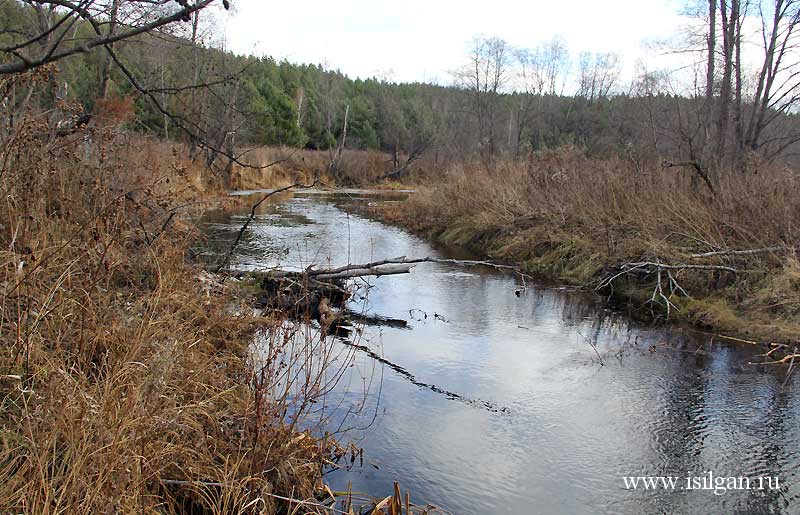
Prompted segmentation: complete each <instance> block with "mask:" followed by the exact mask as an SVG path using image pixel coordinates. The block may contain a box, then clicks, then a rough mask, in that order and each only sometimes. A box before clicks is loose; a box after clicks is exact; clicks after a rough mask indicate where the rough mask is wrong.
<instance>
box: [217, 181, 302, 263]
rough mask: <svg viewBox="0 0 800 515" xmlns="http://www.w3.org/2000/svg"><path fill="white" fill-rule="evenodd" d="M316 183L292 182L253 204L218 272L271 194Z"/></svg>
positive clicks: (227, 260)
mask: <svg viewBox="0 0 800 515" xmlns="http://www.w3.org/2000/svg"><path fill="white" fill-rule="evenodd" d="M316 184H317V181H316V180H315V181H314V182H312V183H311V184H308V185H305V184H301V183H294V184H290V185H289V186H284V187H283V188H278V189H277V190H273V191H270V192H269V193H267V194H266V195H264V196H263V197H262V198H261V200H259V201H258V202H256V203H255V204H253V207H252V208H250V216H248V217H247V220H246V221H245V222H244V225H242V227H241V229H239V233H238V234H237V235H236V240H235V241H234V242H233V245H231V248H230V249H228V253H227V254H226V255H225V258H224V259H223V260H222V263H220V264H219V266H218V267H217V269H216V272H217V273H219V271H220V270H222V269H223V268H225V267H226V266H227V265H228V262H229V261H230V259H231V256H232V255H233V251H234V250H236V246H237V245H239V241H240V240H241V239H242V235H243V234H244V231H246V230H247V226H249V225H250V222H252V221H253V219H254V218H255V217H256V209H258V206H260V205H261V204H263V203H264V202H265V201H266V200H267V199H268V198H270V197H271V196H273V195H275V194H277V193H282V192H284V191H288V190H290V189H292V188H303V189H307V188H313V187H314V186H316Z"/></svg>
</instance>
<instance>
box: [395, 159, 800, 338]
mask: <svg viewBox="0 0 800 515" xmlns="http://www.w3.org/2000/svg"><path fill="white" fill-rule="evenodd" d="M798 186H800V177H798V175H797V173H796V172H795V171H793V170H789V169H785V168H781V167H777V166H761V168H760V169H755V170H750V171H748V172H746V173H745V172H731V173H729V174H724V175H723V177H722V179H721V180H720V181H719V184H717V185H716V194H713V195H712V194H711V193H710V192H709V191H708V190H707V189H706V188H705V186H704V185H703V184H702V182H699V181H698V180H697V179H696V177H694V176H693V173H692V171H691V170H684V169H680V168H661V166H660V165H657V164H650V165H646V164H642V163H634V162H632V161H630V160H623V159H606V160H595V159H587V158H586V157H585V156H584V155H583V154H582V153H581V152H580V151H579V150H577V149H575V148H565V149H560V150H554V151H546V152H540V153H534V154H533V155H531V156H530V158H529V159H527V160H525V161H518V162H501V163H498V164H496V165H495V166H493V167H490V168H489V167H486V166H483V165H480V164H472V165H469V164H466V165H461V166H454V167H452V168H450V169H449V170H447V171H446V173H444V174H442V178H441V180H440V181H438V182H436V183H435V184H433V185H431V186H430V187H429V188H426V189H423V190H422V191H420V192H419V193H418V194H416V195H414V196H413V197H412V198H411V199H410V200H409V202H407V203H405V204H404V205H402V206H396V207H394V208H393V209H394V210H393V212H389V213H386V216H387V217H388V218H389V219H390V220H395V221H399V222H401V223H404V224H407V225H409V226H411V227H412V228H414V229H416V230H418V231H420V232H426V233H429V234H431V235H433V236H434V237H436V238H438V239H441V240H444V241H445V242H449V243H459V244H464V245H468V246H472V247H475V248H477V249H478V250H482V251H484V252H485V253H487V254H489V255H491V256H494V257H496V258H499V259H507V260H513V261H517V262H522V263H524V264H525V265H526V266H527V268H528V269H530V270H533V271H537V272H541V273H543V274H545V275H548V276H553V277H557V278H560V279H562V280H567V281H569V282H572V283H578V284H585V285H592V286H596V285H597V284H598V283H599V282H600V281H601V280H602V279H603V278H605V277H608V276H609V274H612V273H614V272H617V271H619V267H620V265H622V264H625V263H635V262H643V261H648V262H658V263H664V264H701V265H712V266H727V267H732V268H735V269H737V270H738V271H739V273H737V274H731V273H729V272H720V271H713V270H689V269H684V270H679V271H675V272H672V275H673V279H674V280H675V282H676V283H677V284H678V285H680V286H681V287H682V288H684V290H686V293H688V295H689V296H688V297H687V296H686V295H684V293H683V292H680V291H679V290H676V291H674V292H672V291H667V294H666V295H665V296H666V297H667V298H669V300H670V303H671V305H670V315H671V316H672V317H673V318H674V317H675V316H678V317H679V318H680V317H683V318H686V319H689V320H692V321H694V322H697V323H702V324H705V325H708V326H711V327H715V328H717V329H721V330H726V331H731V332H735V333H740V334H749V335H752V336H756V337H764V338H778V339H781V340H796V339H797V338H798V336H800V319H798V314H799V313H800V290H799V289H798V287H797V284H798V283H797V274H798V268H797V266H798V265H797V259H796V257H795V251H796V250H797V244H798V241H800V197H798V196H797V194H796V192H797V191H798ZM768 247H778V248H779V249H777V250H774V251H765V252H760V253H757V254H752V255H730V254H729V255H724V254H723V255H714V256H708V257H705V258H698V257H693V255H694V254H700V253H707V252H724V251H728V250H746V249H763V248H768ZM656 280H657V277H656V274H655V272H654V269H653V267H650V268H648V269H646V270H643V271H641V272H638V273H626V274H623V275H621V276H620V277H619V278H618V279H616V280H615V281H614V282H613V284H612V288H611V290H613V291H609V289H608V288H607V289H605V290H604V293H606V294H609V293H611V294H614V295H616V296H617V297H623V298H626V299H629V300H630V299H634V300H637V301H638V305H639V306H642V307H645V308H646V311H648V312H650V314H651V315H652V316H656V317H664V316H666V314H667V312H666V311H667V310H666V307H667V304H666V302H665V301H664V299H662V298H661V297H660V296H656V298H655V299H654V298H653V297H654V295H653V294H654V288H655V284H656ZM662 280H663V287H664V289H667V287H668V284H667V283H668V279H667V276H666V274H664V276H663V277H662Z"/></svg>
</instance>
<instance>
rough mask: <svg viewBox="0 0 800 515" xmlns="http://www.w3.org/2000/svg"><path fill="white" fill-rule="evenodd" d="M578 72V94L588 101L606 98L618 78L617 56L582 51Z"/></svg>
mask: <svg viewBox="0 0 800 515" xmlns="http://www.w3.org/2000/svg"><path fill="white" fill-rule="evenodd" d="M578 73H579V75H578V96H581V97H583V98H585V99H587V100H589V101H590V102H592V101H594V100H598V99H602V98H608V96H609V95H610V94H611V92H612V90H613V88H614V86H615V85H616V83H617V80H618V79H619V74H620V63H619V56H618V55H617V54H614V53H594V54H592V53H590V52H583V53H581V56H580V64H579V72H578Z"/></svg>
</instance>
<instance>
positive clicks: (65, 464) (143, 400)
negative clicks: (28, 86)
mask: <svg viewBox="0 0 800 515" xmlns="http://www.w3.org/2000/svg"><path fill="white" fill-rule="evenodd" d="M64 116H67V115H66V114H65V115H64ZM51 118H52V116H48V115H47V114H43V115H41V114H29V115H28V116H26V117H25V119H24V121H22V122H20V121H18V123H17V125H16V126H15V127H14V130H13V131H12V132H9V133H4V134H3V139H2V141H0V192H1V193H2V195H0V198H2V200H0V301H1V304H0V405H1V406H2V409H0V512H3V513H6V512H8V513H28V514H37V515H38V514H48V513H53V514H55V513H70V514H73V513H75V514H80V513H86V514H90V513H91V514H96V513H159V514H163V513H186V512H191V513H274V512H276V511H280V510H282V509H285V508H286V506H287V503H286V501H283V500H280V499H279V498H278V497H276V496H283V497H291V498H295V499H308V498H312V497H313V495H314V494H315V493H316V489H317V488H318V487H319V480H320V468H321V465H322V463H324V460H326V459H328V458H329V457H330V455H331V451H332V449H333V447H332V445H333V444H332V443H329V442H324V441H318V440H316V439H314V438H310V437H308V435H307V434H306V433H303V432H301V431H300V428H301V426H300V422H299V415H298V414H299V413H301V412H302V411H303V409H305V406H306V405H307V403H308V402H309V400H310V399H312V398H313V396H314V395H316V394H319V393H320V389H319V388H316V389H314V386H315V384H316V383H315V382H314V380H313V377H314V376H313V375H311V373H310V372H309V371H308V368H309V367H308V364H307V363H302V362H301V363H299V365H298V363H297V362H296V361H294V362H293V366H294V367H295V368H298V367H299V368H302V369H303V371H302V373H305V374H306V375H305V376H303V377H305V378H306V381H307V382H306V383H304V386H305V387H306V389H301V390H299V391H298V389H297V388H288V387H287V388H286V389H285V390H276V385H278V384H280V385H282V387H283V386H285V385H287V384H290V385H291V382H292V381H291V380H287V378H286V376H285V375H281V373H279V371H280V370H285V369H284V368H281V362H280V361H276V362H275V363H272V364H270V365H269V366H261V367H260V368H254V365H253V362H252V360H251V359H250V358H249V352H248V346H249V345H250V344H251V342H252V338H253V333H254V330H255V329H256V327H257V326H263V325H265V324H266V325H270V322H269V321H266V322H265V321H264V320H263V319H262V320H258V321H257V320H256V319H253V318H249V317H247V316H239V317H233V316H231V315H230V311H229V304H230V302H231V297H230V296H229V295H227V294H226V296H215V295H218V294H215V293H214V291H213V290H212V289H208V288H205V289H204V287H203V283H201V282H199V280H198V273H199V269H198V268H197V267H195V266H192V265H191V264H189V263H188V262H187V260H186V248H187V245H188V243H189V242H190V241H191V240H192V239H193V238H196V237H197V235H196V234H195V233H194V231H193V229H192V226H191V225H190V224H188V223H186V222H185V221H181V220H180V217H181V214H182V213H183V212H184V211H183V209H185V207H186V205H187V204H188V205H194V204H196V203H197V199H198V198H200V197H202V195H203V193H204V192H205V191H210V190H211V188H212V187H213V186H212V185H211V184H212V183H211V181H208V180H207V179H206V178H205V177H203V174H202V172H200V171H198V170H195V169H193V168H192V167H191V164H190V162H188V161H186V160H185V159H183V158H180V157H178V154H177V152H175V151H174V148H175V147H174V146H173V145H170V144H166V143H156V142H153V141H148V140H143V139H140V138H132V137H130V136H126V135H124V134H118V133H115V132H106V131H100V130H86V129H82V130H80V131H75V132H73V133H70V134H67V135H65V136H62V137H58V136H54V135H53V131H52V130H51V129H50V125H49V124H50V123H51V122H49V121H48V120H49V119H51ZM179 206H183V207H182V208H181V209H179ZM231 288H232V287H231V286H225V289H226V290H225V291H229V292H230V291H232V290H231ZM271 324H272V327H273V328H274V327H278V326H277V324H278V322H277V321H276V322H272V323H271ZM268 334H273V335H274V338H273V340H274V346H273V344H270V348H275V349H281V347H280V345H285V343H284V342H285V341H286V339H285V338H284V336H283V334H282V333H281V332H280V331H277V330H273V331H272V332H270V333H268ZM271 341H272V340H271ZM276 352H277V351H276ZM304 367H305V368H304ZM290 368H291V367H290ZM297 374H298V376H299V375H300V374H301V372H297ZM309 376H310V377H311V378H312V380H311V381H310V383H309V382H308V377H309ZM309 384H310V385H311V387H310V388H309V387H308V385H309ZM289 506H290V508H291V507H292V506H294V507H296V506H297V505H296V504H290V505H289ZM305 509H306V508H304V510H305Z"/></svg>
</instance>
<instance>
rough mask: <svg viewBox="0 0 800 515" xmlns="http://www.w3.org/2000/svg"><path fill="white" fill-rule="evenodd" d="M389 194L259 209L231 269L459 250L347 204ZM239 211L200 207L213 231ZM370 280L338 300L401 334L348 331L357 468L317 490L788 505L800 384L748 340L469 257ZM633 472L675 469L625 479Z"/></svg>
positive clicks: (464, 501) (695, 510)
mask: <svg viewBox="0 0 800 515" xmlns="http://www.w3.org/2000/svg"><path fill="white" fill-rule="evenodd" d="M400 200H401V199H398V198H394V197H392V196H387V195H380V194H371V193H367V192H362V191H358V190H353V191H349V192H344V193H338V194H324V193H321V192H309V193H298V194H295V195H293V196H290V197H285V198H282V199H281V200H279V201H275V202H272V203H271V204H265V205H264V206H263V209H261V210H260V211H259V215H258V216H257V218H256V219H255V221H254V222H253V223H252V224H251V225H250V227H249V229H248V233H247V235H246V238H245V239H244V241H243V244H242V245H240V246H239V247H238V249H237V253H236V254H235V255H234V256H233V260H232V265H233V266H234V267H236V268H244V269H247V268H253V267H269V266H276V265H280V266H284V267H290V268H305V267H306V266H308V265H310V264H312V263H315V264H318V265H327V264H329V263H330V264H333V265H341V264H345V263H365V262H369V261H373V260H376V259H382V258H388V257H396V256H408V257H424V256H438V257H462V255H460V253H459V252H458V251H457V250H455V251H454V250H453V249H441V248H437V247H435V246H433V245H431V244H430V243H428V242H426V241H424V240H422V239H420V238H418V237H416V236H414V235H412V234H409V233H408V232H405V231H403V230H401V229H398V228H395V227H390V226H387V225H385V224H382V223H380V222H378V221H375V220H373V219H370V218H369V217H368V216H365V215H364V214H361V213H362V212H363V207H364V206H366V205H368V204H369V203H374V202H389V201H391V202H396V201H400ZM247 211H249V210H242V212H241V213H235V214H233V215H222V214H213V213H212V214H211V215H210V216H209V217H208V218H207V230H208V232H209V234H211V235H212V242H213V241H222V242H225V241H230V239H231V238H232V235H235V233H236V231H237V230H238V229H239V227H240V226H241V224H242V223H243V222H244V220H245V218H246V212H247ZM369 283H370V287H369V289H368V292H367V293H366V295H365V297H366V298H365V299H361V298H360V296H359V298H355V299H353V300H352V301H351V303H350V304H351V306H350V307H351V309H353V310H355V311H360V312H365V313H368V314H374V315H380V316H383V317H390V318H393V319H402V320H405V321H407V322H408V324H409V328H400V327H391V326H365V327H364V328H363V332H362V333H361V334H360V335H359V337H358V340H359V341H358V345H360V346H361V349H360V350H357V352H356V353H355V363H354V366H353V367H352V371H351V372H349V375H348V377H347V378H345V380H342V381H341V383H340V385H338V386H337V387H336V390H335V391H334V392H333V393H332V395H333V396H334V397H336V396H337V395H338V399H339V402H338V403H332V405H335V406H336V408H334V409H336V410H339V411H341V416H342V417H343V416H344V413H347V416H348V419H349V420H348V423H349V426H356V429H352V430H350V431H348V432H347V433H346V439H347V440H348V441H353V442H355V443H356V444H357V445H358V446H360V447H362V448H363V449H364V462H363V465H361V464H360V460H356V463H355V465H354V466H353V467H352V468H350V469H349V470H348V469H343V470H336V471H334V472H331V473H329V474H327V476H326V481H327V482H328V483H329V484H330V485H331V487H332V488H333V489H334V490H337V489H338V490H342V489H346V488H347V487H348V484H352V489H353V490H354V491H360V492H366V493H369V494H371V495H374V496H384V495H387V494H389V493H391V490H392V483H393V481H395V480H396V481H398V482H399V483H400V485H401V487H402V488H403V490H404V491H405V490H408V491H410V492H411V495H412V499H413V500H414V501H416V502H418V503H419V502H422V503H424V502H429V503H432V504H435V505H437V506H441V507H443V508H445V509H447V510H449V511H450V512H452V513H454V514H487V513H492V514H505V513H508V514H527V513H542V514H551V513H552V514H561V513H563V514H637V515H638V514H662V513H663V514H679V513H680V514H703V515H707V514H717V513H719V514H723V513H725V514H762V513H763V514H767V513H769V514H797V513H800V481H799V480H798V477H797V470H798V468H800V395H798V394H799V393H800V381H798V380H797V375H796V374H795V375H794V376H790V377H789V379H788V380H786V369H785V368H768V367H764V366H754V365H750V364H749V362H751V361H754V360H758V359H761V358H758V357H757V356H755V354H756V351H754V350H753V349H750V348H747V347H746V346H742V345H740V344H738V345H737V344H730V343H726V342H724V341H722V340H720V339H719V338H717V339H716V340H714V339H712V338H711V337H710V336H708V335H703V334H699V333H696V332H692V331H688V330H685V329H680V328H673V329H669V328H663V327H662V328H656V329H653V328H649V327H647V326H644V325H640V324H636V323H634V322H632V321H630V320H628V319H626V318H625V317H624V316H621V315H619V314H616V313H614V312H611V311H609V310H607V309H604V308H603V307H602V305H599V304H598V302H597V300H596V299H594V298H593V297H592V296H590V295H587V294H585V293H582V292H579V291H573V290H571V289H568V288H561V287H557V286H543V285H537V284H531V283H528V284H522V283H521V282H520V280H519V279H517V278H515V277H514V276H512V275H509V274H503V273H499V272H498V271H496V270H494V269H491V268H486V267H480V268H475V267H463V266H457V265H447V264H436V263H425V264H420V265H417V266H416V267H414V269H413V270H412V273H410V274H407V275H397V276H387V277H381V278H377V279H371V280H370V281H369ZM362 290H366V289H362ZM376 358H380V359H376ZM354 384H356V385H358V384H363V385H366V386H365V387H364V391H365V392H366V393H365V395H363V396H361V400H360V401H359V400H358V399H357V398H358V397H359V395H357V394H354V393H353V391H354V390H358V388H357V387H354ZM359 402H360V403H361V405H360V406H359V407H358V408H357V409H353V406H355V405H356V404H357V403H359ZM340 418H341V417H339V418H337V416H336V415H334V417H333V420H336V421H337V423H338V422H340V421H341V420H340ZM359 426H360V427H361V429H359V428H358V427H359ZM709 474H711V477H709ZM639 476H642V477H644V476H664V477H675V478H677V480H676V483H675V486H674V488H673V487H671V486H666V485H665V484H659V485H658V486H657V487H656V488H655V489H645V487H644V484H643V483H642V484H639V485H638V488H632V487H631V486H630V484H629V485H626V483H625V479H624V478H626V477H633V478H635V477H639ZM729 477H736V478H740V477H747V478H749V481H750V489H746V488H744V487H745V486H747V484H746V483H745V482H744V481H743V480H738V481H736V484H735V485H733V484H731V483H730V482H729V481H730V480H728V479H727V478H729ZM760 477H764V478H768V479H763V480H759V479H758V478H760ZM687 478H688V479H687ZM692 478H695V479H692ZM720 478H721V479H722V480H723V482H724V486H725V488H716V489H710V488H704V487H705V486H707V487H713V486H719V485H720V483H719V481H720ZM775 478H777V488H771V486H775V483H774V482H772V483H770V482H768V481H772V480H774V479H775ZM760 481H763V483H761V484H759V483H760ZM729 486H734V488H728V487H729ZM760 486H763V488H760Z"/></svg>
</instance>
